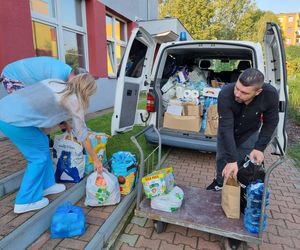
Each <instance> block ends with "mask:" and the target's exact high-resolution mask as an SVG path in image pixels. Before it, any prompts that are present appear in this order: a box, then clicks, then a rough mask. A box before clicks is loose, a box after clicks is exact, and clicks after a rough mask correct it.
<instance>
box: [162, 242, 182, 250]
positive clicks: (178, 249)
mask: <svg viewBox="0 0 300 250" xmlns="http://www.w3.org/2000/svg"><path fill="white" fill-rule="evenodd" d="M159 250H184V245H182V244H179V245H174V244H170V243H167V242H166V241H162V242H161V244H160V247H159Z"/></svg>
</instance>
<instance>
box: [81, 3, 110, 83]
mask: <svg viewBox="0 0 300 250" xmlns="http://www.w3.org/2000/svg"><path fill="white" fill-rule="evenodd" d="M105 12H106V11H105V6H104V5H103V4H102V3H100V2H99V1H97V0H89V1H86V19H87V20H86V21H87V34H88V54H89V71H90V73H91V74H92V75H95V76H99V77H107V76H108V74H107V57H106V55H107V52H106V27H105Z"/></svg>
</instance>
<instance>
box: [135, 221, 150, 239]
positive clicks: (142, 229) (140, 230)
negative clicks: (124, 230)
mask: <svg viewBox="0 0 300 250" xmlns="http://www.w3.org/2000/svg"><path fill="white" fill-rule="evenodd" d="M152 232H153V228H145V227H140V226H138V225H136V224H135V225H133V227H132V228H131V230H130V234H139V235H143V236H145V237H146V238H151V235H152Z"/></svg>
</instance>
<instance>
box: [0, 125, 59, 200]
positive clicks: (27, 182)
mask: <svg viewBox="0 0 300 250" xmlns="http://www.w3.org/2000/svg"><path fill="white" fill-rule="evenodd" d="M0 130H1V131H2V133H3V134H5V135H6V136H7V137H8V138H9V139H10V140H11V141H12V142H13V143H14V144H15V145H16V147H17V148H18V149H19V150H20V151H21V153H22V154H23V156H24V157H25V158H26V160H27V167H26V170H25V173H24V176H23V180H22V183H21V187H20V190H19V192H18V194H17V197H16V204H28V203H33V202H36V201H39V200H41V199H42V198H43V191H44V190H45V189H46V188H48V187H50V186H52V185H54V184H55V179H54V170H53V164H52V159H51V155H50V150H49V140H48V137H47V136H46V135H45V134H44V133H43V132H42V131H41V130H40V129H38V128H35V127H16V126H13V125H11V124H8V123H5V122H3V121H1V120H0Z"/></svg>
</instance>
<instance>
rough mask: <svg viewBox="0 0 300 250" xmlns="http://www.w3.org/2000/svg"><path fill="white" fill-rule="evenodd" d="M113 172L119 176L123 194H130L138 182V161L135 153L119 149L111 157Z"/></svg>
mask: <svg viewBox="0 0 300 250" xmlns="http://www.w3.org/2000/svg"><path fill="white" fill-rule="evenodd" d="M111 169H112V173H113V174H114V175H116V176H117V177H118V181H119V184H120V191H121V194H123V195H127V194H129V193H130V192H131V191H132V190H133V188H134V187H135V184H136V182H137V161H136V158H135V156H134V155H133V154H131V153H130V152H127V151H119V152H116V153H114V154H113V155H112V157H111Z"/></svg>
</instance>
